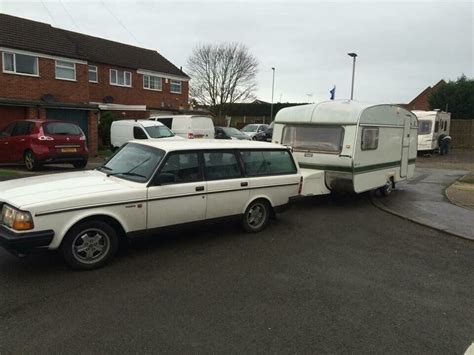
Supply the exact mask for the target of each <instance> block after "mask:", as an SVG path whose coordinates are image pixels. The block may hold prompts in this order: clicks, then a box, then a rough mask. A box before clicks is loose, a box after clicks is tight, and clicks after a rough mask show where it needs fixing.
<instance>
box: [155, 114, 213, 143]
mask: <svg viewBox="0 0 474 355" xmlns="http://www.w3.org/2000/svg"><path fill="white" fill-rule="evenodd" d="M149 120H151V121H158V122H161V123H163V124H164V125H165V126H166V127H168V128H169V129H171V130H172V131H173V132H174V133H175V134H176V135H177V136H180V137H182V138H187V139H194V138H205V139H213V138H214V133H215V132H214V123H213V122H212V118H211V117H209V116H201V115H170V116H161V115H160V116H151V117H150V118H149Z"/></svg>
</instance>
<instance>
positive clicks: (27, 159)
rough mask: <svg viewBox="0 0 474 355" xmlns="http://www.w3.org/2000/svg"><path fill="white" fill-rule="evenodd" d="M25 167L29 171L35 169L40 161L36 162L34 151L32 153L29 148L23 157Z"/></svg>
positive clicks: (38, 166)
mask: <svg viewBox="0 0 474 355" xmlns="http://www.w3.org/2000/svg"><path fill="white" fill-rule="evenodd" d="M23 159H24V163H25V167H26V169H27V170H29V171H35V170H38V169H39V168H40V166H41V165H40V163H39V162H38V159H37V158H36V155H35V153H33V152H32V151H31V150H27V151H26V152H25V155H24V157H23Z"/></svg>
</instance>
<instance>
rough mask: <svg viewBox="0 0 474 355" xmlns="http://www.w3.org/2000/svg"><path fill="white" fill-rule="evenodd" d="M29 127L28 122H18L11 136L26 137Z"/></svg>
mask: <svg viewBox="0 0 474 355" xmlns="http://www.w3.org/2000/svg"><path fill="white" fill-rule="evenodd" d="M29 127H30V122H27V121H19V122H17V123H16V126H15V129H14V130H13V133H12V134H11V135H12V136H26V135H27V134H29V132H28V130H29Z"/></svg>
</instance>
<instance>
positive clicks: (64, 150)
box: [61, 148, 77, 153]
mask: <svg viewBox="0 0 474 355" xmlns="http://www.w3.org/2000/svg"><path fill="white" fill-rule="evenodd" d="M61 152H62V153H75V152H77V149H76V148H61Z"/></svg>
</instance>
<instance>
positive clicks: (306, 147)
mask: <svg viewBox="0 0 474 355" xmlns="http://www.w3.org/2000/svg"><path fill="white" fill-rule="evenodd" d="M343 138H344V130H343V128H342V127H327V126H314V125H312V126H306V125H299V126H286V127H285V128H284V129H283V139H282V142H281V143H282V144H283V145H287V146H291V147H292V148H293V149H294V150H303V151H311V152H320V153H340V152H341V150H342V140H343Z"/></svg>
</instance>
